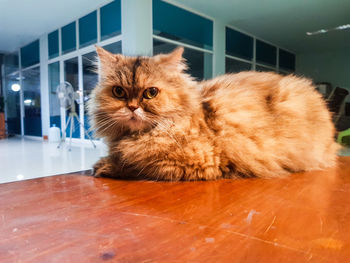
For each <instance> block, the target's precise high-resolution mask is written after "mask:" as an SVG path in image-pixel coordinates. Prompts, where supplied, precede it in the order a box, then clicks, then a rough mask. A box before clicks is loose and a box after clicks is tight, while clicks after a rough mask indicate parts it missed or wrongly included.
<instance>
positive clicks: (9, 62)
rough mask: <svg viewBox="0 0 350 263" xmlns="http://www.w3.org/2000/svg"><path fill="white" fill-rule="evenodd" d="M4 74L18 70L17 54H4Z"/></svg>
mask: <svg viewBox="0 0 350 263" xmlns="http://www.w3.org/2000/svg"><path fill="white" fill-rule="evenodd" d="M4 67H5V75H7V74H10V73H13V72H15V71H18V54H17V52H16V53H13V54H8V55H5V56H4Z"/></svg>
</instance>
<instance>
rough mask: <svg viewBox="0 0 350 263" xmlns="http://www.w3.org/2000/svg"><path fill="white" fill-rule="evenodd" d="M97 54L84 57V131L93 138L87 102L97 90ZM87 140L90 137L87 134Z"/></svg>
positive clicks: (92, 53) (93, 53)
mask: <svg viewBox="0 0 350 263" xmlns="http://www.w3.org/2000/svg"><path fill="white" fill-rule="evenodd" d="M96 56H97V54H96V52H90V53H88V54H85V55H83V87H84V92H83V102H84V129H85V130H86V131H87V132H88V133H89V135H90V136H91V137H92V136H93V132H92V131H91V130H90V124H89V115H88V111H87V102H88V101H89V99H90V94H91V91H92V90H93V89H94V88H95V86H96V84H97V82H98V76H97V74H96V72H95V68H94V61H95V59H96ZM85 139H88V137H87V136H86V134H85Z"/></svg>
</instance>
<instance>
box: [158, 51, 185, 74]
mask: <svg viewBox="0 0 350 263" xmlns="http://www.w3.org/2000/svg"><path fill="white" fill-rule="evenodd" d="M183 53H184V48H183V47H178V48H176V49H175V50H174V51H173V52H171V53H169V54H160V55H157V56H155V57H154V59H155V61H156V63H158V64H160V65H162V66H164V67H168V68H171V69H177V70H179V71H183V70H185V69H186V68H187V66H186V64H185V59H184V58H183V57H182V54H183Z"/></svg>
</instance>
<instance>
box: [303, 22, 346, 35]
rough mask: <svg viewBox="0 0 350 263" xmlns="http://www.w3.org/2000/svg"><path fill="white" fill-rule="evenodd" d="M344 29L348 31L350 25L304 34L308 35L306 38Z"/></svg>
mask: <svg viewBox="0 0 350 263" xmlns="http://www.w3.org/2000/svg"><path fill="white" fill-rule="evenodd" d="M345 29H350V24H346V25H341V26H337V27H333V28H328V29H320V30H317V31H313V32H306V35H308V36H312V35H319V34H324V33H327V32H330V31H336V30H345Z"/></svg>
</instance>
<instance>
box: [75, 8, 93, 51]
mask: <svg viewBox="0 0 350 263" xmlns="http://www.w3.org/2000/svg"><path fill="white" fill-rule="evenodd" d="M96 42H97V12H96V11H94V12H92V13H90V14H88V15H86V16H84V17H82V18H80V19H79V46H80V47H84V46H87V45H90V44H93V43H96Z"/></svg>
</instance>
